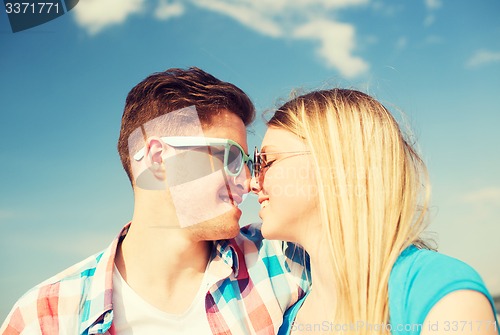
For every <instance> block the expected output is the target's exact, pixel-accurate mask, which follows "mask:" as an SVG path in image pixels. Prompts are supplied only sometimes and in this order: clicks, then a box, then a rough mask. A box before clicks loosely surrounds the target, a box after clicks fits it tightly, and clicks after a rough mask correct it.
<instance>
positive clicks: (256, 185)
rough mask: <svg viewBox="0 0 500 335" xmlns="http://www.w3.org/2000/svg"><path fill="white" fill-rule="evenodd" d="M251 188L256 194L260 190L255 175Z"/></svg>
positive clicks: (251, 181)
mask: <svg viewBox="0 0 500 335" xmlns="http://www.w3.org/2000/svg"><path fill="white" fill-rule="evenodd" d="M250 190H251V191H252V192H253V193H255V194H257V193H259V191H260V186H259V182H258V181H257V178H255V175H254V176H252V179H251V180H250Z"/></svg>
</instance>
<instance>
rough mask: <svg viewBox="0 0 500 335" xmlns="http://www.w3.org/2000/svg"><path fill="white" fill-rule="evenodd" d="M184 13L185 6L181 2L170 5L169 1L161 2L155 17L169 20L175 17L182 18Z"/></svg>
mask: <svg viewBox="0 0 500 335" xmlns="http://www.w3.org/2000/svg"><path fill="white" fill-rule="evenodd" d="M184 11H185V8H184V5H183V4H182V3H180V2H173V3H169V2H167V0H161V1H160V3H159V4H158V7H156V10H155V17H156V18H157V19H160V20H168V19H170V18H173V17H178V16H182V15H183V14H184Z"/></svg>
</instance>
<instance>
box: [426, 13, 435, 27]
mask: <svg viewBox="0 0 500 335" xmlns="http://www.w3.org/2000/svg"><path fill="white" fill-rule="evenodd" d="M435 21H436V16H434V14H429V15H427V16H426V17H425V20H424V27H430V26H432V24H433V23H434V22H435Z"/></svg>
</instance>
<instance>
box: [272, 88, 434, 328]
mask: <svg viewBox="0 0 500 335" xmlns="http://www.w3.org/2000/svg"><path fill="white" fill-rule="evenodd" d="M268 126H270V127H277V128H282V129H285V130H288V131H291V132H292V133H294V134H296V135H298V136H300V137H301V138H303V139H304V141H305V142H306V144H307V145H308V146H309V148H310V150H311V153H312V159H313V160H314V168H315V175H316V180H317V187H318V190H319V192H318V199H319V205H320V206H319V208H320V211H321V219H322V229H323V230H324V231H325V232H326V236H327V238H328V244H329V247H330V252H331V256H332V257H331V258H332V259H333V264H332V266H333V271H334V273H335V278H334V280H335V281H334V284H333V283H332V285H335V288H336V293H337V296H336V299H337V303H336V305H337V306H336V310H335V312H333V311H332V313H334V314H333V315H332V318H333V319H332V320H334V321H335V322H336V323H342V324H357V322H364V323H365V325H367V324H371V325H380V326H381V327H382V328H381V333H383V332H384V330H387V328H384V325H387V324H388V322H389V310H388V301H389V300H388V281H389V275H390V272H391V269H392V266H393V264H394V262H395V261H396V259H397V257H398V256H399V254H400V253H401V252H402V251H403V250H404V249H405V248H406V247H408V246H409V245H410V244H417V245H420V246H422V245H423V246H425V243H424V242H423V241H421V240H420V237H419V236H420V234H421V233H422V231H423V230H424V228H425V222H426V220H425V216H426V212H427V208H428V201H429V196H430V191H429V186H428V176H427V171H426V168H425V165H424V163H423V162H422V160H421V159H420V157H419V155H418V154H417V153H416V152H415V150H414V149H413V148H412V146H411V145H410V144H409V143H408V142H407V141H406V140H405V138H404V136H403V134H402V132H401V130H400V128H399V126H398V124H397V122H396V120H395V119H394V118H393V116H392V115H391V114H390V113H389V111H388V110H387V109H386V108H385V107H384V106H383V105H382V104H380V103H379V102H378V101H376V100H375V99H373V98H372V97H370V96H368V95H366V94H364V93H361V92H358V91H355V90H348V89H332V90H323V91H315V92H312V93H308V94H305V95H302V96H299V97H297V98H294V99H292V100H291V101H289V102H287V103H285V104H284V105H283V106H282V107H281V108H279V109H278V110H277V111H276V112H275V114H274V116H273V117H272V118H271V120H270V121H269V122H268ZM422 191H423V192H422ZM312 280H313V282H314V273H313V274H312ZM372 332H373V329H372V331H370V329H368V328H367V327H365V328H364V329H357V331H356V333H372Z"/></svg>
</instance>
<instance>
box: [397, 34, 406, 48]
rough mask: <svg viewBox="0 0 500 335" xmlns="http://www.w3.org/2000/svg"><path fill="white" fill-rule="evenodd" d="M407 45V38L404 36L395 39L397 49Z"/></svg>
mask: <svg viewBox="0 0 500 335" xmlns="http://www.w3.org/2000/svg"><path fill="white" fill-rule="evenodd" d="M407 45H408V39H407V38H406V37H400V38H399V39H398V40H397V41H396V49H398V50H402V49H404V48H406V46H407Z"/></svg>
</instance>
